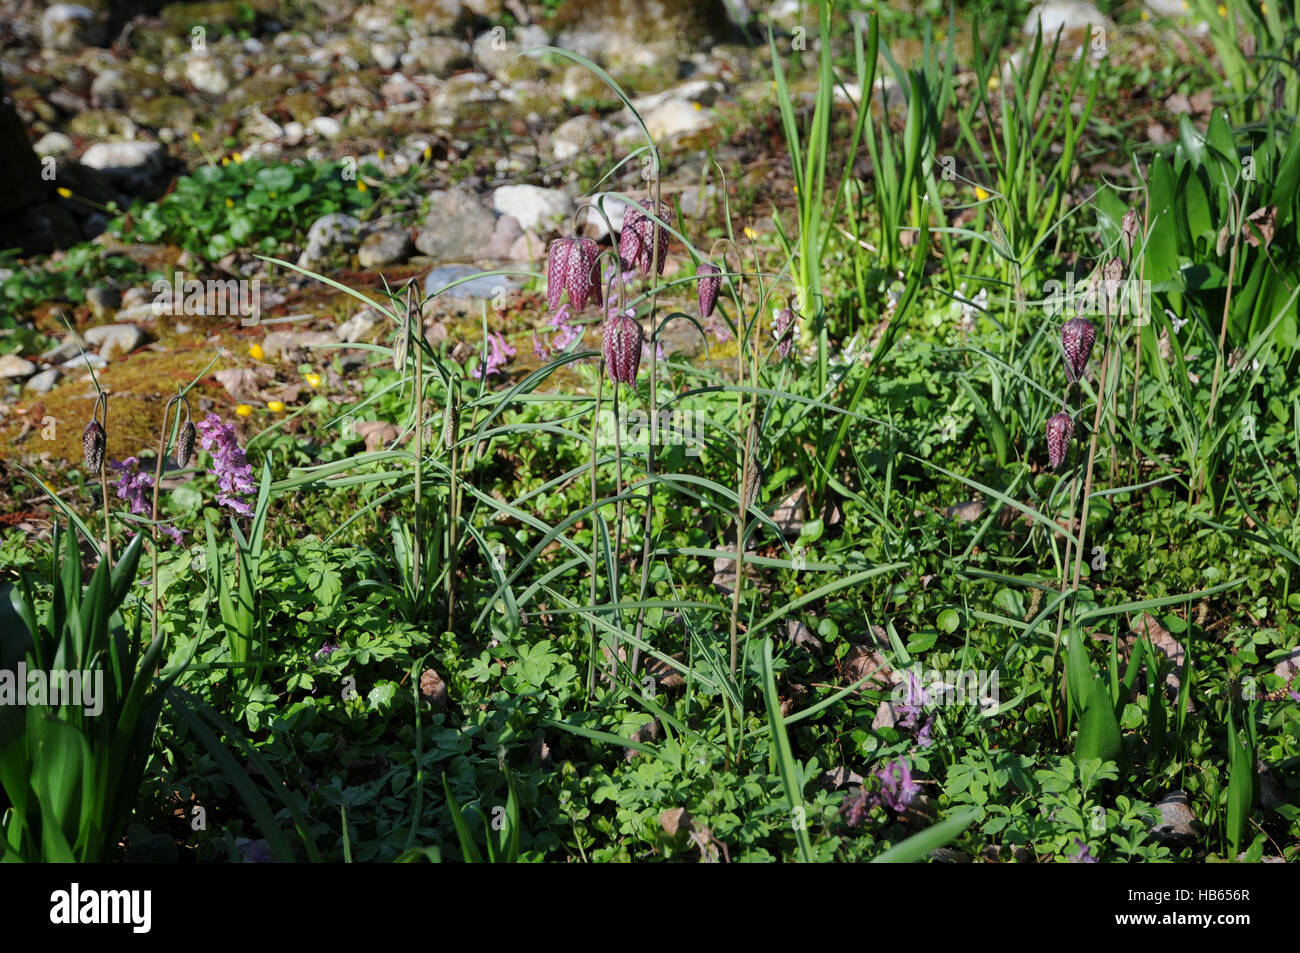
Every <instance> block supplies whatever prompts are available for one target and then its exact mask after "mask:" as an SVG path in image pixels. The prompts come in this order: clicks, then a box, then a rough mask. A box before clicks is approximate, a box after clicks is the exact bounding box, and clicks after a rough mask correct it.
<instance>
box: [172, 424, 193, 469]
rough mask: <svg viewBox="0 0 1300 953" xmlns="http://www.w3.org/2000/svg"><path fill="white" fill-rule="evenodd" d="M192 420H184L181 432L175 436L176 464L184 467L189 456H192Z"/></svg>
mask: <svg viewBox="0 0 1300 953" xmlns="http://www.w3.org/2000/svg"><path fill="white" fill-rule="evenodd" d="M195 436H196V433H195V430H194V421H192V420H187V421H185V426H184V427H182V428H181V434H180V436H179V437H177V438H176V465H177V466H178V467H186V466H188V465H189V462H190V457H192V456H194V438H195Z"/></svg>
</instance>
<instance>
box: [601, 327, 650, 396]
mask: <svg viewBox="0 0 1300 953" xmlns="http://www.w3.org/2000/svg"><path fill="white" fill-rule="evenodd" d="M643 339H644V335H643V334H642V332H641V325H640V324H638V323H637V322H636V319H635V318H633V317H631V316H629V315H626V314H620V315H615V316H614V317H612V318H610V319H609V320H608V321H606V322H605V347H604V350H605V363H606V364H607V365H608V366H609V376H610V379H611V380H613V381H614V382H615V383H616V384H617V383H623V384H628V385H632V384H635V383H636V372H637V369H638V368H639V367H640V366H641V344H642V341H643Z"/></svg>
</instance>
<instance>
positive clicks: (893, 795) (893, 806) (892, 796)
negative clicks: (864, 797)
mask: <svg viewBox="0 0 1300 953" xmlns="http://www.w3.org/2000/svg"><path fill="white" fill-rule="evenodd" d="M875 777H876V778H877V779H878V780H879V781H880V797H881V799H882V800H883V802H884V804H885V806H886V807H888V808H889V809H890V810H892V811H894V813H896V814H902V813H903V812H904V811H905V810H907V808H908V806H909V805H911V803H912V801H914V800H915V799H916V796H917V795H918V794H920V793H921V786H920V785H919V784H917V783H916V782H915V781H913V780H912V771H911V769H910V768H909V767H908V765H907V762H906V761H890V762H888V763H887V764H885V765H884V766H883V767H881V768H880V770H878V771H876V772H875Z"/></svg>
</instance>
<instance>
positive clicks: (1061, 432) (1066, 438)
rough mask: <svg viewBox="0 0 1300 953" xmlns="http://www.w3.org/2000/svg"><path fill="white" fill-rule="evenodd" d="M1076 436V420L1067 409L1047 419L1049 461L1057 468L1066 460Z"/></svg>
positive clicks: (1053, 467)
mask: <svg viewBox="0 0 1300 953" xmlns="http://www.w3.org/2000/svg"><path fill="white" fill-rule="evenodd" d="M1073 437H1074V421H1073V420H1072V419H1071V418H1070V415H1069V414H1067V413H1066V412H1065V411H1061V412H1060V413H1059V414H1056V415H1055V416H1053V417H1051V418H1049V419H1048V421H1047V462H1048V463H1050V464H1051V466H1052V469H1053V470H1055V469H1056V468H1057V467H1059V466H1060V465H1061V464H1062V463H1064V462H1065V452H1066V451H1067V450H1069V449H1070V440H1071V438H1073Z"/></svg>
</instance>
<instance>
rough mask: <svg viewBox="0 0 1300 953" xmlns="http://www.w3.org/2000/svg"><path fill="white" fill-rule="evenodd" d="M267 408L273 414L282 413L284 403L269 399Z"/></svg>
mask: <svg viewBox="0 0 1300 953" xmlns="http://www.w3.org/2000/svg"><path fill="white" fill-rule="evenodd" d="M266 409H267V410H269V411H270V412H271V413H273V414H282V413H284V404H283V402H281V401H278V400H268V401H267V402H266Z"/></svg>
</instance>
